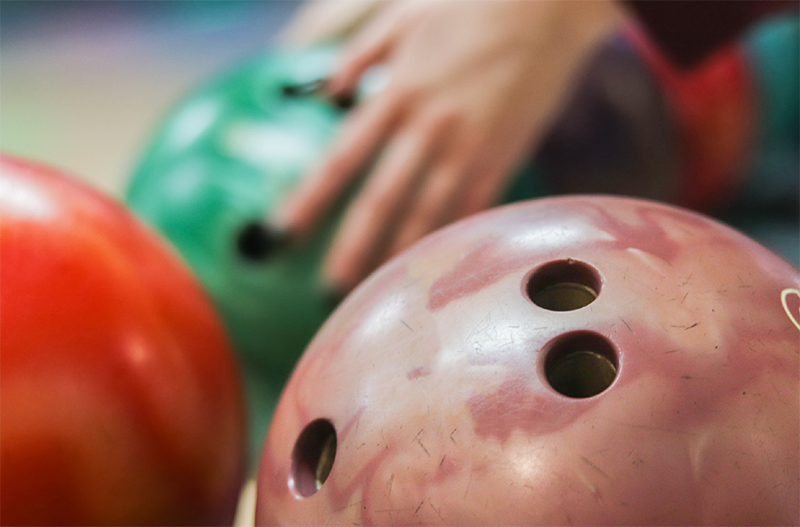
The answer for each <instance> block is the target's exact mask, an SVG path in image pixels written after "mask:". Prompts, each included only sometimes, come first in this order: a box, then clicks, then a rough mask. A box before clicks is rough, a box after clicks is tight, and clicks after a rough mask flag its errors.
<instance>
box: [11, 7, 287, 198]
mask: <svg viewBox="0 0 800 527" xmlns="http://www.w3.org/2000/svg"><path fill="white" fill-rule="evenodd" d="M299 5H300V2H299V1H292V0H270V1H265V2H256V1H238V0H224V1H215V0H208V1H189V0H186V1H184V0H166V1H150V0H146V1H135V0H123V1H113V2H107V1H104V0H99V1H96V0H80V1H61V0H52V1H51V0H37V1H16V0H3V1H2V2H0V150H2V151H3V152H7V153H12V154H16V155H21V156H26V157H30V158H33V159H37V160H39V161H43V162H45V163H49V164H52V165H55V166H58V167H61V168H63V169H65V170H67V171H69V172H71V173H73V174H74V175H75V176H77V177H80V178H85V179H87V180H88V181H90V182H91V183H92V184H93V185H95V186H96V187H98V188H100V189H101V190H103V191H105V192H108V193H111V194H113V195H116V196H121V194H122V192H123V190H124V187H125V185H126V183H127V180H128V178H129V176H130V174H131V172H132V171H133V169H134V167H135V166H136V164H137V162H138V159H139V157H141V156H142V155H143V153H144V149H145V147H146V145H147V143H148V141H149V139H150V138H151V135H152V134H153V133H154V132H155V129H156V127H157V126H158V125H159V123H160V122H161V121H162V120H163V119H164V118H165V116H166V114H167V112H168V110H169V109H170V108H171V107H173V106H175V104H176V103H178V102H179V101H180V100H181V99H182V98H183V97H184V96H185V95H186V94H187V92H189V91H190V90H191V89H193V88H195V87H197V86H199V85H201V84H203V83H205V82H206V81H208V79H210V78H212V77H213V76H216V75H218V74H219V73H220V72H222V71H225V70H227V69H230V68H231V67H232V66H234V65H235V64H238V63H240V62H242V61H243V60H247V59H249V58H251V57H253V56H256V55H258V54H261V53H264V51H265V50H267V49H268V48H271V47H272V46H273V42H274V39H275V35H276V33H277V32H278V31H279V30H280V28H281V27H283V26H284V25H285V24H286V22H287V21H288V20H289V19H290V17H291V15H292V13H293V12H294V10H295V9H297V7H298V6H299Z"/></svg>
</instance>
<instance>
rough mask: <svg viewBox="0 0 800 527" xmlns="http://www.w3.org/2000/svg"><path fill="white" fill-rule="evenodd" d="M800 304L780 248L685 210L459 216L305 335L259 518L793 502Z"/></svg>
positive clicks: (693, 513)
mask: <svg viewBox="0 0 800 527" xmlns="http://www.w3.org/2000/svg"><path fill="white" fill-rule="evenodd" d="M799 318H800V273H798V271H797V270H796V269H794V268H792V267H791V266H790V265H789V264H787V263H786V262H784V261H783V260H781V259H780V258H778V257H777V256H775V255H774V254H773V253H771V252H769V251H767V250H765V249H764V248H763V247H761V246H760V245H758V244H757V243H755V242H753V241H751V240H750V239H748V238H747V237H745V236H743V235H741V234H740V233H738V232H736V231H733V230H731V229H729V228H727V227H725V226H723V225H721V224H719V223H716V222H714V221H712V220H710V219H707V218H706V217H704V216H700V215H697V214H694V213H690V212H687V211H684V210H682V209H678V208H673V207H670V206H666V205H661V204H656V203H651V202H646V201H639V200H633V199H624V198H612V197H581V196H577V197H564V198H548V199H542V200H538V201H533V202H528V203H523V204H518V205H511V206H506V207H503V208H499V209H496V210H494V211H491V212H487V213H484V214H481V215H478V216H475V217H473V218H471V219H468V220H466V221H462V222H459V223H457V224H454V225H452V226H451V227H448V228H446V229H443V230H441V231H438V232H437V233H434V234H432V235H430V236H428V237H427V238H425V239H423V240H422V241H421V242H419V243H417V244H416V245H414V246H413V247H412V248H410V249H409V250H408V251H407V252H405V253H403V254H401V255H400V256H398V257H397V258H396V259H394V260H392V261H390V262H389V263H388V264H386V265H385V266H383V267H382V268H381V269H379V270H378V271H377V272H376V273H375V274H373V275H372V276H371V277H370V278H368V279H367V280H366V281H365V282H364V283H362V285H361V286H359V288H357V289H356V290H355V291H354V293H353V294H352V295H351V296H350V297H348V298H347V299H346V300H345V302H344V303H343V304H342V305H341V306H340V307H339V308H338V309H337V310H336V312H335V313H334V314H333V315H332V317H331V318H330V319H329V320H328V321H327V322H326V324H325V325H324V326H323V328H322V330H321V331H320V332H319V333H318V335H317V336H316V337H315V339H314V340H313V342H312V343H311V345H310V347H309V348H308V349H307V351H306V353H305V354H304V356H303V358H302V359H301V361H300V363H299V365H298V367H297V369H296V370H295V372H294V374H293V376H292V378H291V379H290V381H289V384H288V385H287V388H286V390H285V392H284V394H283V397H282V399H281V402H280V404H279V406H278V408H277V411H276V413H275V416H274V419H273V422H272V425H271V429H270V433H269V437H268V441H267V443H266V445H265V449H264V454H263V457H262V464H261V469H260V475H259V480H258V502H257V523H258V524H260V525H267V524H284V525H299V524H318V525H322V524H361V525H367V524H372V525H390V524H403V525H408V524H422V525H425V524H428V525H512V524H513V525H569V524H584V525H587V524H596V525H650V524H670V525H675V524H750V525H768V524H797V522H798V520H800V512H799V511H798V491H799V490H800V488H799V487H798V479H799V476H800V467H799V465H798V450H799V448H800V443H799V442H798V428H799V426H800V422H799V421H800V411H799V409H798V400H799V399H800V397H799V395H800V393H799V392H798V366H799V364H798V351H799V350H800V325H799V324H800V322H798V319H799Z"/></svg>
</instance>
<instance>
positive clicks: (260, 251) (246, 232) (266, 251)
mask: <svg viewBox="0 0 800 527" xmlns="http://www.w3.org/2000/svg"><path fill="white" fill-rule="evenodd" d="M292 238H293V237H292V236H291V233H290V232H289V231H288V230H286V229H281V228H277V227H273V226H271V225H268V224H266V223H264V222H261V221H251V222H248V223H246V224H245V225H244V226H243V227H242V228H241V229H240V230H239V235H238V237H237V239H236V248H237V250H238V251H239V255H240V256H241V257H242V258H244V259H245V260H247V261H250V262H253V263H257V262H263V261H265V260H267V259H268V258H270V257H273V256H275V255H276V254H278V253H279V252H281V251H282V250H284V249H285V248H286V247H287V246H289V245H290V243H291V241H292Z"/></svg>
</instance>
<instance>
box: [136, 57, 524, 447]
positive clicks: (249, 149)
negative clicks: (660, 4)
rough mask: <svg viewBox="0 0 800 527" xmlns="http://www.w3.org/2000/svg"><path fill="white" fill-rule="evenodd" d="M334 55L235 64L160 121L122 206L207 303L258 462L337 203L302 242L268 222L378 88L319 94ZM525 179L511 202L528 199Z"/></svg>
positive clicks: (322, 305)
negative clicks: (176, 260)
mask: <svg viewBox="0 0 800 527" xmlns="http://www.w3.org/2000/svg"><path fill="white" fill-rule="evenodd" d="M336 53H337V48H335V47H326V48H318V49H312V50H304V51H276V52H274V53H271V54H266V55H263V56H259V57H256V58H255V59H253V60H251V61H249V62H247V63H245V64H242V65H237V66H236V67H235V68H233V70H232V71H230V72H226V73H223V74H221V75H220V76H219V77H218V78H217V79H215V80H213V81H211V82H209V83H208V84H207V85H204V86H202V87H200V88H199V89H198V90H197V91H196V92H194V93H192V94H190V95H189V96H188V97H187V98H186V100H185V101H183V102H182V103H181V104H179V105H178V107H177V108H176V110H175V111H174V112H173V113H172V114H171V115H169V116H168V117H167V118H166V121H165V123H164V125H163V127H162V128H161V130H160V131H159V132H158V133H157V134H156V136H155V138H154V140H153V142H152V144H151V146H150V147H149V149H148V150H147V151H146V153H145V155H144V156H143V159H142V161H141V164H140V166H139V167H138V169H137V170H136V172H135V174H134V175H133V178H132V181H131V184H130V186H129V188H128V191H127V196H126V200H127V203H128V204H129V205H130V207H131V208H132V209H133V210H134V211H135V212H136V213H137V214H138V215H139V216H140V217H142V218H143V219H144V220H145V221H146V222H147V223H149V224H151V225H152V226H154V227H155V228H156V229H158V230H159V231H160V232H162V233H163V234H164V235H165V236H166V237H167V238H168V239H169V240H171V241H172V243H173V244H174V245H175V246H176V247H177V249H178V250H179V252H180V253H181V254H182V255H183V257H184V258H185V259H186V261H187V262H188V264H189V265H190V266H191V268H192V269H193V271H194V272H195V273H196V275H197V276H198V278H199V279H200V281H201V282H202V283H203V284H204V286H205V287H206V288H207V290H208V291H209V293H210V295H211V296H212V297H213V299H214V302H215V305H216V306H217V308H218V310H219V312H220V314H221V317H222V319H223V320H224V322H225V325H226V327H227V329H228V331H229V333H230V335H231V338H232V340H233V342H234V346H235V348H236V350H237V352H238V354H239V356H240V358H241V361H242V364H243V366H244V371H245V376H246V382H247V385H248V391H249V397H248V399H249V401H250V406H251V410H250V416H251V421H252V423H253V427H252V430H253V441H252V443H253V445H254V453H253V457H254V458H255V457H257V454H258V453H259V452H260V449H261V446H262V445H263V440H264V435H265V433H266V429H267V426H268V422H269V417H270V415H271V413H272V410H273V408H274V405H275V404H276V403H277V400H278V397H279V395H280V390H281V388H282V387H283V385H284V383H285V381H286V379H287V378H288V376H289V374H290V373H291V370H292V368H293V366H294V365H295V363H296V361H297V359H298V358H299V356H300V354H301V353H302V351H303V349H304V348H305V346H306V345H307V344H308V342H309V340H310V339H311V338H312V337H313V335H314V333H315V332H316V331H317V329H319V327H320V325H321V324H322V322H323V321H324V320H325V319H326V317H327V316H328V315H329V314H330V312H331V311H332V309H333V307H334V306H335V303H336V299H334V298H332V296H331V294H330V292H328V291H326V290H325V289H324V288H323V287H322V285H321V283H320V280H319V269H320V267H321V264H322V261H323V257H324V254H325V251H326V248H327V246H328V244H329V242H330V239H331V237H332V234H333V231H334V229H335V226H336V224H337V223H338V221H339V218H340V216H341V208H342V204H344V203H346V200H347V198H345V199H344V200H343V203H342V204H340V206H339V207H338V208H337V209H336V210H334V211H333V212H332V213H331V215H330V216H329V217H328V219H327V220H326V221H323V222H322V225H321V227H320V228H319V229H318V230H317V231H316V232H315V233H314V234H313V235H312V236H311V238H310V239H309V240H308V241H307V242H305V243H303V244H302V245H292V244H289V243H287V240H286V239H285V237H284V236H282V235H281V233H276V232H274V231H273V230H271V229H270V228H269V227H268V226H267V225H266V224H265V218H267V217H268V216H269V215H270V213H271V211H273V210H274V209H275V207H276V206H277V205H278V204H279V203H280V201H281V200H282V199H283V198H285V197H286V196H287V195H288V194H289V192H291V191H292V189H293V188H295V186H296V184H297V183H298V182H299V181H300V180H301V178H302V177H304V176H305V175H306V174H307V173H308V172H309V170H310V168H311V167H312V166H313V165H314V163H315V162H317V161H318V160H319V158H320V157H321V155H322V154H323V153H324V151H325V149H326V148H327V146H328V144H329V143H330V142H331V140H332V139H333V137H334V136H335V134H336V131H337V130H338V128H339V126H340V125H341V122H342V118H343V116H344V115H345V112H346V109H347V108H348V107H349V106H351V105H352V104H353V103H357V102H358V100H359V99H360V98H362V97H364V96H366V95H367V94H368V93H370V92H371V91H375V90H377V89H379V88H380V85H381V76H380V70H372V71H370V72H368V74H367V75H366V76H365V78H364V79H363V80H362V82H361V86H360V88H359V91H358V93H357V94H356V95H355V97H354V100H353V101H338V102H333V101H330V100H327V99H326V98H325V97H323V96H321V95H320V94H319V88H320V87H321V86H322V83H323V82H324V78H325V77H326V76H327V75H328V73H329V72H330V71H331V70H332V68H333V64H334V61H335V59H336ZM533 184H534V180H533V178H531V177H520V178H518V180H517V182H516V184H515V186H514V187H513V188H512V189H511V191H510V192H511V194H510V196H530V195H532V194H534V193H535V190H532V189H531V188H530V187H531V186H532V185H533Z"/></svg>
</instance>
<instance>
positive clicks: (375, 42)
mask: <svg viewBox="0 0 800 527" xmlns="http://www.w3.org/2000/svg"><path fill="white" fill-rule="evenodd" d="M412 13H413V10H410V9H408V6H407V2H394V3H393V4H392V5H390V6H388V7H386V8H385V9H383V11H382V12H381V13H379V14H378V15H377V16H376V17H375V19H374V20H372V21H371V22H370V24H368V25H367V26H366V27H365V28H364V29H362V30H361V32H359V33H358V34H357V35H356V36H355V38H354V39H353V40H352V41H351V42H350V44H349V45H348V46H347V48H346V49H345V51H344V52H343V54H342V56H341V57H340V59H339V64H338V66H337V68H336V72H335V73H334V74H333V76H332V77H331V79H330V81H329V83H328V91H329V92H330V94H331V95H333V96H336V95H344V94H347V93H348V92H352V91H353V90H354V89H355V87H356V86H357V85H358V81H359V79H360V78H361V75H363V74H364V72H365V71H366V70H367V69H368V68H369V67H370V66H374V65H375V64H378V63H380V62H382V61H383V60H385V59H386V58H387V57H388V56H389V55H390V53H391V50H392V48H393V47H394V45H395V43H396V41H397V38H398V36H399V35H400V34H401V33H402V32H403V28H404V27H406V26H407V25H408V23H409V20H410V18H411V16H412Z"/></svg>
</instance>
